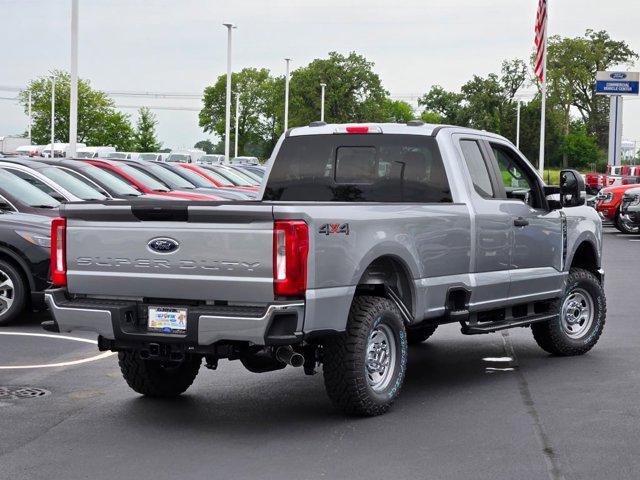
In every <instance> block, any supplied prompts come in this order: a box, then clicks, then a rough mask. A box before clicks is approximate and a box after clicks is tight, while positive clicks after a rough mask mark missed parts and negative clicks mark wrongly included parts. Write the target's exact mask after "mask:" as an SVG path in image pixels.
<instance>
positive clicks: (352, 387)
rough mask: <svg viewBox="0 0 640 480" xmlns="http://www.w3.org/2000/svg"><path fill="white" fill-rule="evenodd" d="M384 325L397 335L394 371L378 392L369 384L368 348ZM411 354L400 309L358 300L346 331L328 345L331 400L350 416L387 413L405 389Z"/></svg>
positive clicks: (326, 370) (383, 302) (366, 298)
mask: <svg viewBox="0 0 640 480" xmlns="http://www.w3.org/2000/svg"><path fill="white" fill-rule="evenodd" d="M382 324H384V326H385V327H388V329H389V330H390V331H391V332H393V337H394V338H393V342H394V345H395V355H394V357H395V358H394V359H393V362H392V363H393V365H394V370H393V374H392V376H391V379H390V381H389V383H388V386H387V387H386V388H385V389H384V390H381V391H380V392H376V391H374V390H373V388H372V387H371V385H370V384H369V382H368V380H367V364H366V357H367V344H368V341H369V336H370V335H371V333H372V332H373V331H374V329H376V328H378V327H379V326H381V325H382ZM407 350H408V347H407V334H406V332H405V329H404V324H403V322H402V316H401V314H400V311H399V310H398V308H397V307H396V305H395V304H394V303H393V302H391V301H390V300H389V299H387V298H384V297H373V296H358V297H356V298H355V299H354V300H353V303H352V304H351V309H350V311H349V318H348V321H347V328H346V331H345V332H344V333H342V334H340V335H337V336H333V337H330V338H329V339H327V340H326V341H325V342H324V350H323V373H324V384H325V388H326V390H327V394H328V395H329V398H330V399H331V401H332V402H333V403H334V405H336V406H337V407H338V408H340V409H341V410H343V411H344V412H345V413H347V414H350V415H361V416H374V415H381V414H383V413H385V412H387V411H388V410H389V408H390V407H391V405H392V404H393V402H394V400H395V399H396V398H397V397H398V395H399V393H400V389H401V388H402V382H403V381H404V377H405V372H406V368H407ZM390 365H391V363H390Z"/></svg>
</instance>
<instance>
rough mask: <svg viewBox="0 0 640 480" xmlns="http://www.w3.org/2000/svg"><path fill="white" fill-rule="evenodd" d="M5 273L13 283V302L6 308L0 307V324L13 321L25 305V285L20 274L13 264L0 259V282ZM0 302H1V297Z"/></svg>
mask: <svg viewBox="0 0 640 480" xmlns="http://www.w3.org/2000/svg"><path fill="white" fill-rule="evenodd" d="M5 275H6V276H7V277H8V278H9V279H10V280H11V283H12V284H13V293H12V299H13V302H12V304H11V306H10V307H9V308H8V309H6V310H3V309H0V326H3V325H8V324H9V323H11V322H13V321H14V320H15V319H16V318H17V317H18V315H20V314H21V313H22V312H23V311H24V309H25V307H26V306H27V286H26V284H25V281H24V279H23V278H22V275H20V272H19V271H18V270H17V269H16V267H14V266H13V264H11V263H9V262H6V261H4V260H0V283H2V281H3V278H4V276H5ZM0 302H2V299H1V298H0Z"/></svg>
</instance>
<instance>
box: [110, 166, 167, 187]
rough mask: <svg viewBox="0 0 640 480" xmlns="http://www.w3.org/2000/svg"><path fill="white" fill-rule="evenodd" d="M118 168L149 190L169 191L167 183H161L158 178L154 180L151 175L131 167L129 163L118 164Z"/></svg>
mask: <svg viewBox="0 0 640 480" xmlns="http://www.w3.org/2000/svg"><path fill="white" fill-rule="evenodd" d="M118 168H119V169H120V170H121V171H123V172H124V173H126V174H127V175H129V176H130V177H131V178H133V179H134V180H135V181H136V182H139V183H141V184H142V185H144V186H145V187H147V188H148V189H150V190H154V191H156V192H168V191H169V187H167V185H165V184H164V183H161V182H160V181H159V180H156V179H155V178H153V177H152V176H150V175H147V174H146V173H144V172H141V171H140V170H138V169H136V168H133V167H131V166H130V165H119V166H118Z"/></svg>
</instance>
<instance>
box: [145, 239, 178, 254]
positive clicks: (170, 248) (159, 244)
mask: <svg viewBox="0 0 640 480" xmlns="http://www.w3.org/2000/svg"><path fill="white" fill-rule="evenodd" d="M147 246H148V247H149V250H151V251H152V252H155V253H173V252H175V251H176V250H178V248H180V244H179V243H178V242H177V241H175V240H174V239H173V238H154V239H152V240H149V243H147Z"/></svg>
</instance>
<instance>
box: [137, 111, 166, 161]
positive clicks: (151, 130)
mask: <svg viewBox="0 0 640 480" xmlns="http://www.w3.org/2000/svg"><path fill="white" fill-rule="evenodd" d="M138 115H139V116H138V123H137V124H136V135H135V138H136V150H137V151H138V152H157V151H158V150H160V148H162V143H160V142H159V141H158V139H157V138H156V125H158V120H156V116H155V115H154V114H153V113H152V112H151V110H149V109H148V108H146V107H143V108H141V109H140V110H139V111H138Z"/></svg>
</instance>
